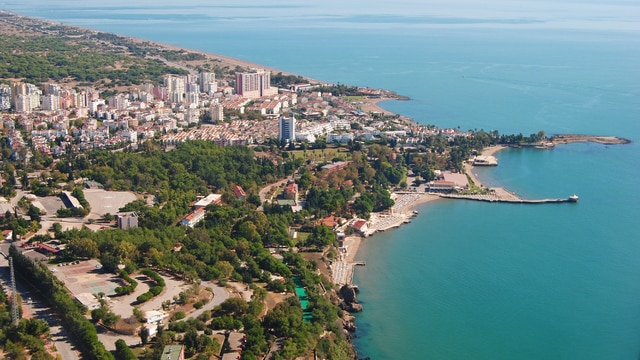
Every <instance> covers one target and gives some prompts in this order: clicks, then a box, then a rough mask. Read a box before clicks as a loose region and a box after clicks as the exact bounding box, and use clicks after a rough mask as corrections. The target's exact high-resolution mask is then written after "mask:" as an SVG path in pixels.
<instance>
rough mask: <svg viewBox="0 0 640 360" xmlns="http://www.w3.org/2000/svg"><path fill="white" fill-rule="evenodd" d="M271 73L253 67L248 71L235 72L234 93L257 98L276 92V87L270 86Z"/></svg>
mask: <svg viewBox="0 0 640 360" xmlns="http://www.w3.org/2000/svg"><path fill="white" fill-rule="evenodd" d="M270 83H271V73H270V72H268V71H264V70H262V69H253V71H252V72H248V73H236V88H235V90H236V94H238V95H240V96H242V97H245V98H248V99H257V98H259V97H263V96H272V95H276V94H277V93H278V88H275V87H271V84H270Z"/></svg>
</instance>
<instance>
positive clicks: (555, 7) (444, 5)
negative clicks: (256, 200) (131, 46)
mask: <svg viewBox="0 0 640 360" xmlns="http://www.w3.org/2000/svg"><path fill="white" fill-rule="evenodd" d="M0 8H3V9H7V10H11V11H16V12H23V13H27V14H29V13H33V11H36V12H39V13H42V12H44V11H49V12H50V13H51V14H52V15H51V16H64V13H63V12H64V11H65V10H69V8H72V9H73V10H76V12H75V15H74V16H78V12H82V13H85V14H87V16H88V17H95V16H96V15H98V14H100V13H102V14H105V13H108V15H107V16H110V15H111V16H112V15H113V14H114V11H115V12H116V13H122V14H128V15H132V14H139V15H140V16H145V15H147V16H149V18H150V19H151V20H153V16H154V14H161V13H164V14H166V13H167V11H168V10H169V9H171V12H170V13H172V14H182V15H185V16H194V17H203V16H208V17H213V18H215V19H217V20H226V21H243V19H244V20H252V21H254V20H256V19H263V20H265V21H278V22H281V25H283V26H287V25H289V26H291V25H293V24H292V23H298V24H299V23H300V22H305V23H306V24H307V25H309V26H311V27H314V26H315V27H322V26H344V27H349V26H360V27H366V26H375V25H376V24H378V25H384V24H390V23H393V24H395V26H412V27H416V26H527V27H536V28H578V29H613V30H634V31H638V30H640V1H638V0H536V1H533V0H516V1H513V0H511V1H507V0H485V1H477V0H394V1H390V0H347V1H345V0H322V1H299V0H295V1H294V0H284V1H263V0H244V1H238V0H217V1H210V0H183V1H180V2H178V1H175V0H171V1H169V0H136V1H126V0H110V1H104V0H99V1H96V0H66V1H64V0H63V1H58V0H56V1H50V0H0ZM33 9H37V10H33ZM61 12H62V13H61ZM390 15H391V16H396V17H395V18H394V17H391V18H389V16H390ZM383 16H384V17H386V19H383V18H382V17H383ZM287 22H289V24H287ZM379 23H382V24H379Z"/></svg>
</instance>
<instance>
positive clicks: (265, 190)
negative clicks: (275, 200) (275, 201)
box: [258, 179, 289, 211]
mask: <svg viewBox="0 0 640 360" xmlns="http://www.w3.org/2000/svg"><path fill="white" fill-rule="evenodd" d="M287 181H289V179H284V180H280V181H278V182H276V183H273V184H270V185H267V186H265V187H263V188H262V189H260V192H259V195H260V203H261V204H264V202H265V201H267V200H269V201H271V197H270V198H269V199H267V195H268V194H269V192H270V191H271V190H272V189H273V188H274V187H275V188H277V187H280V186H283V185H284V184H286V183H287ZM258 211H262V205H261V206H260V207H259V208H258Z"/></svg>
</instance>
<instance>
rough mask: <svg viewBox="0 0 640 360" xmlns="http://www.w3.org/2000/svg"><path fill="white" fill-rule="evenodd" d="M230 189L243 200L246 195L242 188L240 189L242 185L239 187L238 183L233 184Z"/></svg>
mask: <svg viewBox="0 0 640 360" xmlns="http://www.w3.org/2000/svg"><path fill="white" fill-rule="evenodd" d="M232 191H233V193H234V194H235V195H236V197H238V199H240V200H244V198H246V197H247V194H246V193H245V192H244V190H242V187H240V185H236V186H234V187H233V189H232Z"/></svg>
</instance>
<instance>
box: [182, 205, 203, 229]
mask: <svg viewBox="0 0 640 360" xmlns="http://www.w3.org/2000/svg"><path fill="white" fill-rule="evenodd" d="M204 215H205V210H204V208H197V209H195V210H194V211H192V212H191V213H189V215H187V216H185V217H184V218H183V219H182V221H180V224H181V225H184V226H188V227H194V226H196V224H197V223H199V222H200V221H202V220H203V219H204Z"/></svg>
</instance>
